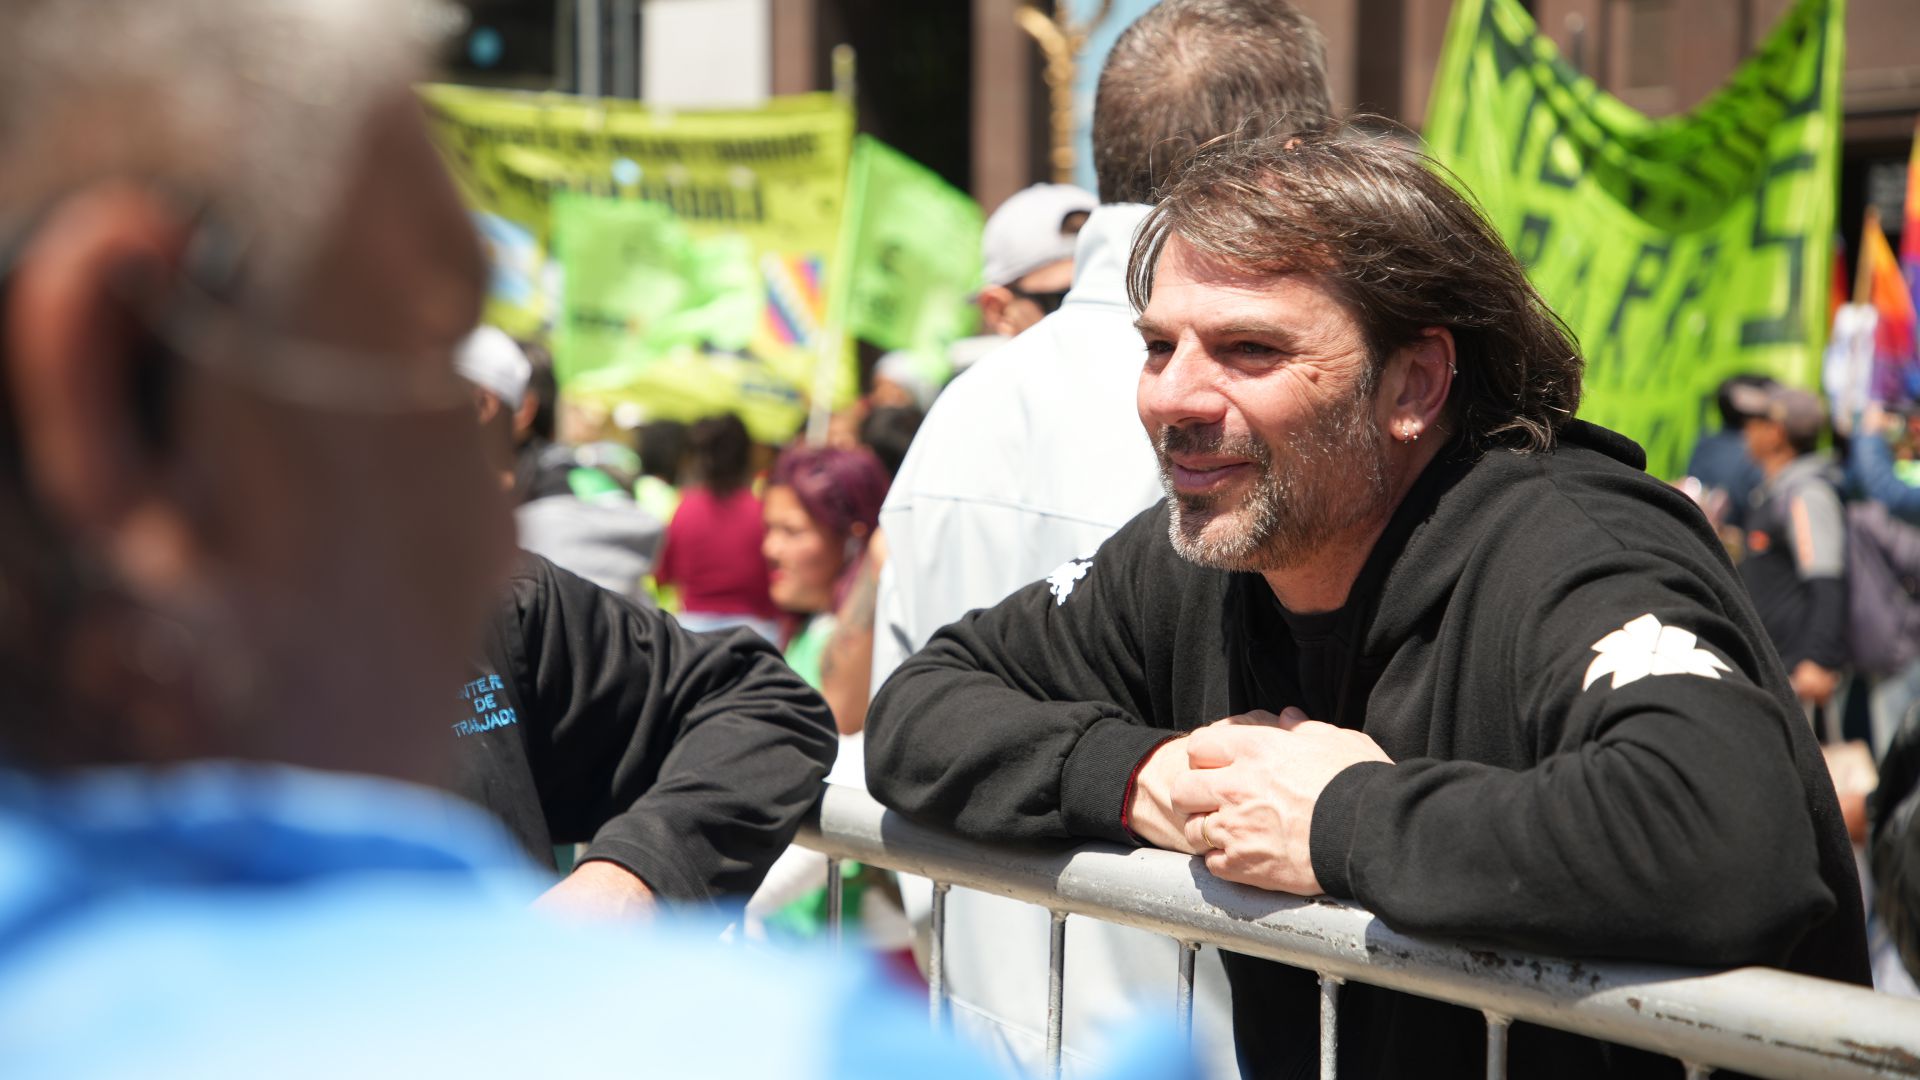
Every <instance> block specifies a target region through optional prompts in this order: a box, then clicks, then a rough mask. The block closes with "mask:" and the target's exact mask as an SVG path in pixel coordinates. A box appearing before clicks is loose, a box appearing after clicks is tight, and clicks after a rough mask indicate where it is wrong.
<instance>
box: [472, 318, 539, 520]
mask: <svg viewBox="0 0 1920 1080" xmlns="http://www.w3.org/2000/svg"><path fill="white" fill-rule="evenodd" d="M453 367H454V370H455V371H458V372H459V373H460V377H461V378H463V379H465V380H467V381H468V382H470V383H472V384H473V389H474V395H475V402H474V405H475V407H476V408H477V409H478V410H479V413H480V427H481V429H482V430H483V431H485V432H486V436H487V438H486V449H487V453H488V461H487V464H488V466H489V467H490V468H493V469H494V470H496V471H497V472H498V473H499V474H500V476H501V487H502V489H503V490H507V489H511V488H512V487H513V473H514V466H515V464H516V462H515V458H514V445H513V417H514V414H515V413H516V412H518V411H519V410H520V403H521V402H522V401H524V400H525V399H526V396H527V383H528V382H529V381H530V380H531V379H532V378H533V362H532V361H531V360H528V359H527V354H526V351H525V350H524V349H522V348H520V345H519V343H517V342H515V341H514V340H513V339H512V338H510V337H508V336H507V333H506V331H504V330H501V329H499V328H497V327H492V326H482V327H480V328H479V329H477V330H475V331H474V332H473V333H471V334H468V335H467V336H466V338H465V340H463V341H461V342H460V347H459V349H457V350H455V352H454V354H453Z"/></svg>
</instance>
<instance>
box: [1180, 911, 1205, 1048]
mask: <svg viewBox="0 0 1920 1080" xmlns="http://www.w3.org/2000/svg"><path fill="white" fill-rule="evenodd" d="M1174 943H1175V944H1177V945H1179V946H1180V981H1179V983H1178V984H1177V985H1176V986H1175V988H1174V994H1173V1012H1174V1016H1175V1017H1176V1019H1177V1022H1178V1023H1179V1025H1180V1041H1181V1042H1183V1043H1185V1044H1186V1045H1187V1046H1192V1045H1193V962H1194V959H1195V958H1196V957H1198V956H1199V955H1200V943H1199V942H1197V941H1181V940H1179V939H1178V938H1175V939H1174Z"/></svg>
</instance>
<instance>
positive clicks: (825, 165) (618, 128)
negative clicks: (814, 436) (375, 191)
mask: <svg viewBox="0 0 1920 1080" xmlns="http://www.w3.org/2000/svg"><path fill="white" fill-rule="evenodd" d="M420 94H421V97H422V99H423V100H424V101H425V103H426V106H427V110H428V112H429V114H430V116H431V118H432V120H433V126H434V130H435V134H436V138H437V140H438V142H439V144H440V147H441V149H442V151H443V153H444V154H445V156H446V158H447V161H448V163H449V166H450V167H451V169H452V172H453V175H454V179H455V181H456V183H457V184H458V185H459V187H460V190H461V192H462V194H463V195H464V196H465V197H466V199H467V202H468V205H469V206H470V207H471V208H472V210H473V211H474V217H475V220H476V222H477V223H478V226H479V229H480V232H481V235H482V237H483V238H484V240H485V241H486V245H487V248H488V253H489V255H490V258H491V262H492V267H493V284H492V291H491V295H490V298H489V302H488V309H487V318H488V321H490V322H493V323H495V324H496V325H499V326H501V327H502V328H504V329H506V330H507V331H508V332H509V333H513V334H516V335H521V336H527V337H542V336H547V335H548V334H551V337H552V341H553V345H554V350H555V357H554V359H555V369H556V373H557V374H558V376H559V377H560V379H561V380H562V383H563V385H565V386H566V387H567V390H568V392H569V393H570V394H582V395H589V396H592V397H596V398H600V399H603V400H606V401H609V402H612V401H621V400H631V401H639V402H640V403H641V404H643V405H644V406H645V407H646V409H647V411H648V412H649V413H650V414H652V415H676V416H681V415H690V414H691V413H692V411H694V410H698V411H702V412H712V411H715V410H716V409H737V410H738V411H740V412H741V413H742V415H743V418H747V419H748V422H749V424H750V426H752V427H754V429H755V431H754V433H755V435H756V437H758V438H761V439H764V440H767V441H771V442H778V441H783V440H784V439H785V438H786V437H788V436H789V435H791V434H792V432H793V430H794V428H795V427H796V426H797V425H798V423H799V419H800V417H801V416H802V415H803V413H804V401H803V399H804V397H805V396H806V394H807V393H808V392H809V391H810V390H811V389H812V388H813V387H814V386H815V365H816V363H817V362H819V360H820V358H821V357H822V356H823V355H825V356H827V357H828V362H830V363H831V364H833V365H834V366H835V367H834V370H832V371H831V372H830V373H829V374H830V376H831V377H830V378H828V379H827V380H825V382H824V383H823V384H822V385H825V386H827V387H830V388H831V390H832V396H833V398H834V399H835V400H836V401H844V400H847V399H850V398H851V396H852V394H853V392H854V388H855V384H854V379H855V372H854V370H853V365H852V362H851V353H850V351H849V350H848V349H846V348H844V347H835V346H832V345H828V346H826V347H823V344H822V341H821V333H822V327H823V324H824V323H825V321H826V318H827V312H828V309H829V304H828V299H829V297H828V292H829V288H830V285H829V283H830V281H831V280H832V276H831V275H830V274H829V271H828V266H829V263H830V262H831V260H832V256H833V253H834V251H835V245H836V243H837V242H838V240H839V236H840V226H841V215H842V209H843V200H844V198H845V192H846V175H847V174H846V169H847V160H848V157H849V155H850V154H851V151H852V139H853V117H852V114H851V112H850V110H849V109H848V107H847V105H846V104H845V103H844V102H843V101H841V100H840V99H838V98H836V97H834V96H833V95H830V94H808V95H800V96H798V97H793V98H781V99H775V100H773V101H771V102H769V104H768V105H767V106H766V107H764V108H761V109H756V110H746V111H713V112H707V111H701V112H667V111H662V110H656V109H653V108H651V107H649V106H647V105H646V104H644V103H640V102H632V101H618V100H611V99H603V100H598V101H591V102H590V101H585V100H583V99H579V98H574V97H570V96H567V95H561V94H523V93H513V92H505V91H494V90H480V89H474V88H470V87H456V86H428V87H424V88H422V89H421V91H420ZM569 195H570V196H588V197H591V198H584V199H581V200H580V201H576V202H573V203H572V204H571V208H570V209H567V210H564V211H563V210H562V209H561V206H562V204H563V203H568V202H569V200H568V199H566V198H563V197H562V196H569ZM640 206H648V207H654V208H658V209H664V210H665V211H666V212H667V213H666V215H665V216H664V217H663V216H662V215H661V214H660V213H658V212H655V210H641V209H634V208H635V207H640ZM563 216H564V217H565V218H566V221H567V224H566V226H565V227H564V228H563V227H562V220H561V219H562V217H563ZM568 243H571V244H574V245H575V246H577V247H578V249H579V250H577V251H567V250H563V248H564V247H565V245H566V244H568ZM629 263H631V265H629ZM722 376H724V377H722ZM736 394H744V395H748V396H746V397H738V396H732V395H736Z"/></svg>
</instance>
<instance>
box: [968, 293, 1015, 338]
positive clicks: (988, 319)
mask: <svg viewBox="0 0 1920 1080" xmlns="http://www.w3.org/2000/svg"><path fill="white" fill-rule="evenodd" d="M975 302H976V303H978V304H979V305H980V326H981V327H982V328H983V329H984V330H986V332H987V333H989V334H998V333H1000V322H1001V320H1002V319H1004V318H1005V317H1006V314H1007V305H1008V304H1011V303H1013V293H1012V292H1010V291H1008V289H1007V287H1006V286H1005V285H989V286H987V287H986V288H984V289H981V290H980V295H979V296H978V297H977V298H976V299H975Z"/></svg>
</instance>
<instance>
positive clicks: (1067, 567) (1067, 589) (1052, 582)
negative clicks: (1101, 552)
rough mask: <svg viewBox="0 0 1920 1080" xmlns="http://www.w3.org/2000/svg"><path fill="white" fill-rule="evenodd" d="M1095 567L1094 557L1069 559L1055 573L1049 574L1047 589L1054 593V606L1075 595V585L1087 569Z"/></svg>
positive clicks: (1085, 574) (1084, 575)
mask: <svg viewBox="0 0 1920 1080" xmlns="http://www.w3.org/2000/svg"><path fill="white" fill-rule="evenodd" d="M1091 569H1093V560H1092V559H1068V560H1067V561H1066V562H1063V563H1061V564H1060V565H1059V566H1058V567H1057V568H1055V570H1054V571H1053V573H1051V574H1048V575H1047V591H1048V592H1050V593H1052V594H1053V606H1054V607H1059V606H1060V605H1061V604H1064V603H1066V602H1067V597H1069V596H1072V595H1073V587H1074V585H1075V584H1077V583H1078V582H1079V581H1080V579H1081V578H1083V577H1086V576H1087V571H1088V570H1091Z"/></svg>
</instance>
